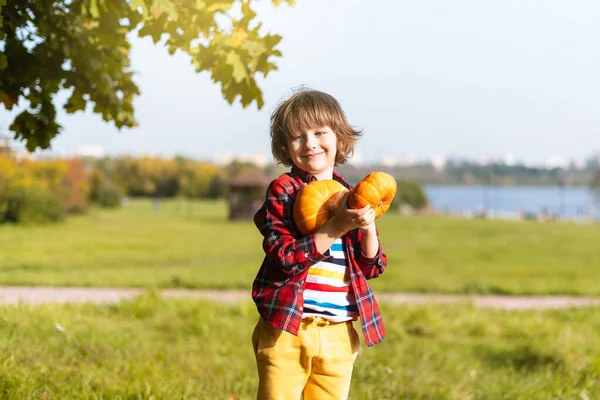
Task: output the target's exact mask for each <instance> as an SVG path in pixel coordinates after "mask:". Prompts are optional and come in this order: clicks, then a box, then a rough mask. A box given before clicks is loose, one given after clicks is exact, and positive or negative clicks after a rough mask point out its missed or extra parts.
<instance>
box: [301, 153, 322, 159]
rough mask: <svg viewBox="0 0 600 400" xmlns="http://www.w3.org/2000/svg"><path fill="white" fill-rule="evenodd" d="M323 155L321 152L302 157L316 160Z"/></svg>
mask: <svg viewBox="0 0 600 400" xmlns="http://www.w3.org/2000/svg"><path fill="white" fill-rule="evenodd" d="M321 154H323V153H322V152H321V153H316V154H305V155H303V156H302V157H305V158H314V157H316V156H320V155H321Z"/></svg>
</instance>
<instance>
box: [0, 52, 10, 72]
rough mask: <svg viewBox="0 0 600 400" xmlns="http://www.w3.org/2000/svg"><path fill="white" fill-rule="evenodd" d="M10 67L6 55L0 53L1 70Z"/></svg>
mask: <svg viewBox="0 0 600 400" xmlns="http://www.w3.org/2000/svg"><path fill="white" fill-rule="evenodd" d="M6 67H8V61H7V60H6V54H4V53H0V70H2V69H6Z"/></svg>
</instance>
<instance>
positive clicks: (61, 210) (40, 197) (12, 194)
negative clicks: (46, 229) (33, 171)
mask: <svg viewBox="0 0 600 400" xmlns="http://www.w3.org/2000/svg"><path fill="white" fill-rule="evenodd" d="M3 211H4V212H3V214H2V215H1V216H0V221H2V222H15V223H24V224H34V223H44V222H58V221H62V220H63V219H64V218H65V213H66V211H65V206H64V205H63V203H62V202H61V201H60V200H59V199H58V198H57V197H56V196H54V195H52V194H50V193H49V192H46V191H43V190H41V189H39V188H35V187H29V188H24V187H12V188H11V189H10V190H9V192H8V196H7V198H6V202H5V207H4V210H3Z"/></svg>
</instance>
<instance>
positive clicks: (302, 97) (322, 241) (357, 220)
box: [252, 89, 387, 400]
mask: <svg viewBox="0 0 600 400" xmlns="http://www.w3.org/2000/svg"><path fill="white" fill-rule="evenodd" d="M270 134H271V149H272V152H273V156H274V158H275V159H276V160H277V161H278V163H280V164H283V165H285V166H288V167H291V170H290V172H288V173H285V174H282V175H281V176H280V177H279V178H277V179H275V180H273V181H272V182H271V184H270V185H269V188H268V190H267V194H266V200H265V202H264V204H263V205H262V206H261V208H260V209H259V210H258V211H257V213H256V214H255V216H254V223H255V224H256V226H257V228H258V229H259V231H260V232H261V234H262V235H263V236H264V239H263V249H264V251H265V253H266V254H265V257H264V260H263V262H262V265H261V267H260V269H259V271H258V274H257V276H256V279H255V280H254V283H253V286H252V298H253V300H254V302H255V303H256V307H257V309H258V312H259V314H260V318H259V321H258V323H257V325H256V327H255V328H254V332H253V335H252V343H253V346H254V352H255V355H256V363H257V369H258V376H259V384H258V399H260V400H263V399H294V400H298V399H300V398H301V396H303V398H304V399H306V400H312V399H346V398H347V396H348V392H349V389H350V381H351V378H352V369H353V366H354V361H355V360H356V356H357V354H358V350H359V347H360V340H359V337H358V334H357V332H356V330H355V329H354V326H353V324H352V322H353V321H354V320H357V319H360V320H361V326H362V331H363V334H364V338H365V342H366V344H367V345H368V346H372V345H374V344H376V343H378V342H380V341H381V340H383V337H384V336H385V328H384V326H383V322H382V319H381V315H380V312H379V307H378V305H377V302H376V300H375V298H374V296H373V293H372V291H371V289H370V287H369V284H368V282H367V279H370V278H376V277H378V276H379V275H380V274H381V273H382V272H383V271H384V269H385V267H386V265H387V258H386V255H385V253H384V252H383V251H382V249H381V247H380V244H379V238H378V232H377V229H376V227H375V211H374V210H373V209H371V208H370V207H369V206H365V207H364V208H361V209H359V210H351V209H348V207H347V202H346V200H347V195H348V194H346V197H344V198H343V200H342V202H341V205H340V207H339V209H338V210H337V212H336V213H335V215H334V216H333V217H332V218H331V219H330V220H329V221H328V222H327V223H326V224H325V225H324V226H323V227H322V228H321V229H319V230H318V231H317V232H316V233H314V234H310V235H308V236H302V235H301V234H300V232H299V231H298V230H297V228H296V225H295V223H294V221H293V219H292V210H293V204H294V200H295V198H296V195H297V194H298V191H299V190H300V188H301V187H302V186H304V185H305V184H307V183H309V182H311V181H313V180H324V179H334V180H336V181H338V182H340V183H341V184H342V185H344V186H345V187H346V188H350V185H349V184H348V183H347V182H346V181H345V180H344V179H343V178H342V177H341V176H340V175H339V174H337V173H336V172H335V171H334V166H336V165H342V164H344V163H345V162H346V160H347V159H348V158H349V157H350V156H351V155H352V153H353V151H354V145H355V143H356V141H357V139H358V137H359V136H360V135H361V132H360V131H357V130H355V129H353V128H352V127H351V126H350V125H349V124H348V122H347V120H346V117H345V115H344V112H343V110H342V108H341V106H340V104H339V103H338V101H337V100H336V99H335V98H333V97H332V96H330V95H329V94H326V93H323V92H319V91H314V90H307V89H302V90H300V91H298V92H296V93H295V94H293V95H292V96H291V97H290V98H289V99H287V100H286V101H284V102H283V103H281V104H280V105H279V106H278V107H277V108H276V109H275V111H274V112H273V114H272V115H271V128H270ZM344 232H347V233H346V234H344Z"/></svg>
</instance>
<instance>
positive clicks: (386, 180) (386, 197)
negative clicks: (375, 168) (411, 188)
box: [348, 172, 397, 218]
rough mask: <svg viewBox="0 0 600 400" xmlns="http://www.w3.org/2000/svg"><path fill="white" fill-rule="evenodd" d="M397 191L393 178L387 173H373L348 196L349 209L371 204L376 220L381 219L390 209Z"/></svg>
mask: <svg viewBox="0 0 600 400" xmlns="http://www.w3.org/2000/svg"><path fill="white" fill-rule="evenodd" d="M396 189H397V185H396V180H395V179H394V177H393V176H391V175H390V174H386V173H385V172H372V173H370V174H369V175H367V176H365V177H364V178H363V179H362V180H361V181H360V182H358V183H357V184H356V186H355V187H354V188H353V189H352V191H351V193H350V196H348V207H349V208H352V209H358V208H363V207H364V206H366V205H367V204H369V205H371V208H372V209H373V210H375V218H379V217H381V216H382V215H383V213H384V212H386V211H387V210H388V208H390V205H391V204H392V200H394V196H396Z"/></svg>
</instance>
